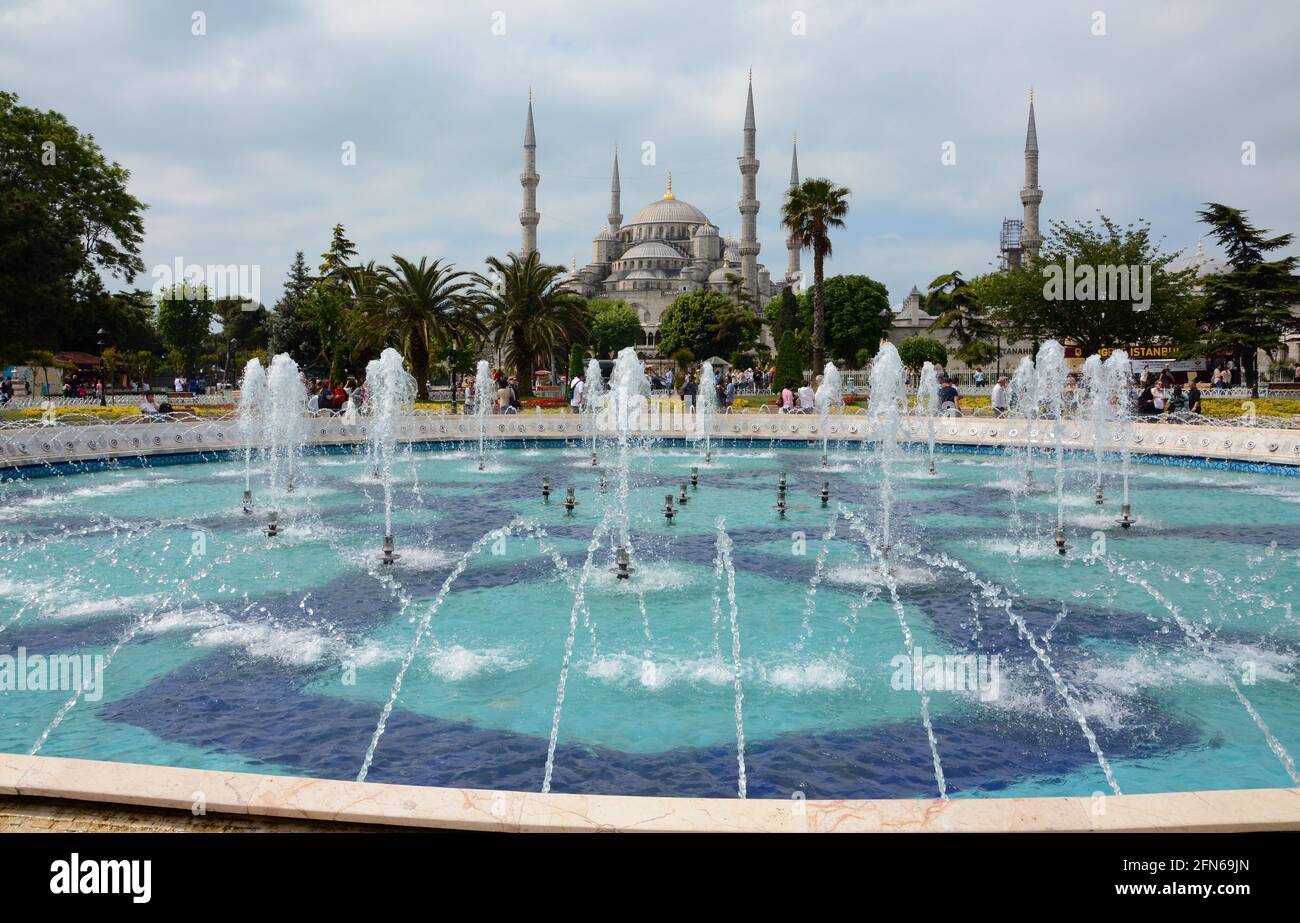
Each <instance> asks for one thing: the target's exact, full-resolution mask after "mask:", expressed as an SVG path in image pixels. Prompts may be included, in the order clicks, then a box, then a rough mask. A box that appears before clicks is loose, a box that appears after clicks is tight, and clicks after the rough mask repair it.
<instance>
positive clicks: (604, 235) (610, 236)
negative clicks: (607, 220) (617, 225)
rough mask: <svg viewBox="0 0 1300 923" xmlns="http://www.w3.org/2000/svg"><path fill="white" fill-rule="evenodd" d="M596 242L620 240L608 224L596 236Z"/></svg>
mask: <svg viewBox="0 0 1300 923" xmlns="http://www.w3.org/2000/svg"><path fill="white" fill-rule="evenodd" d="M596 240H618V235H617V234H615V233H614V232H613V231H611V230H610V229H609V225H608V224H607V225H605V227H604V228H603V229H602V230H601V232H600V233H599V234H597V235H596Z"/></svg>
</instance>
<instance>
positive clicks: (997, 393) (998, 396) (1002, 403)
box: [989, 375, 1011, 417]
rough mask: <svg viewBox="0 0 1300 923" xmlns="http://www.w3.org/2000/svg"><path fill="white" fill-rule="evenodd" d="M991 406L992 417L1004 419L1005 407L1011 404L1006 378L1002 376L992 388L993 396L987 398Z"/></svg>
mask: <svg viewBox="0 0 1300 923" xmlns="http://www.w3.org/2000/svg"><path fill="white" fill-rule="evenodd" d="M989 400H990V402H991V403H992V405H993V416H995V417H1005V416H1006V415H1007V407H1008V406H1009V405H1010V403H1011V389H1010V388H1008V387H1007V376H1005V375H1003V376H1002V377H1001V378H999V379H998V383H997V384H996V385H994V386H993V394H992V395H991V397H990V398H989Z"/></svg>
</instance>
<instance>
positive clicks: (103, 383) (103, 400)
mask: <svg viewBox="0 0 1300 923" xmlns="http://www.w3.org/2000/svg"><path fill="white" fill-rule="evenodd" d="M107 334H108V331H106V330H105V329H104V328H103V327H100V328H99V329H98V330H96V331H95V335H96V336H97V337H99V406H100V407H107V406H108V381H107V380H106V379H105V378H104V374H105V367H104V337H105V336H106V335H107Z"/></svg>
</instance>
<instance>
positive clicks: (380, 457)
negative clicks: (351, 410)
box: [366, 347, 415, 556]
mask: <svg viewBox="0 0 1300 923" xmlns="http://www.w3.org/2000/svg"><path fill="white" fill-rule="evenodd" d="M366 392H367V393H368V394H369V395H370V396H369V399H368V400H367V401H366V406H367V407H368V408H369V409H370V458H371V461H372V463H374V464H376V465H378V466H379V476H380V479H381V481H382V483H383V487H384V550H385V553H386V554H387V555H389V556H391V551H392V538H393V456H394V454H395V453H396V450H397V436H398V428H399V422H400V420H401V419H402V418H403V417H404V416H406V415H407V414H410V413H411V409H412V406H413V405H414V403H415V379H414V378H413V377H412V376H411V375H410V373H408V372H407V371H406V369H405V367H404V366H403V365H402V356H401V354H400V353H399V352H398V351H397V350H395V349H392V348H391V347H390V348H388V349H385V350H384V351H383V352H382V353H380V355H379V358H378V359H375V360H373V361H371V362H370V363H369V364H368V365H367V366H366Z"/></svg>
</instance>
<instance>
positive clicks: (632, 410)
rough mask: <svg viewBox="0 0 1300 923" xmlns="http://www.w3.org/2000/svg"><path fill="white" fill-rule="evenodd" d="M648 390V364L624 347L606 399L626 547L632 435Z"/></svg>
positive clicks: (621, 532) (621, 533)
mask: <svg viewBox="0 0 1300 923" xmlns="http://www.w3.org/2000/svg"><path fill="white" fill-rule="evenodd" d="M649 393H650V385H649V383H648V382H647V381H646V378H645V366H644V365H642V364H641V359H640V357H639V356H637V354H636V350H635V349H633V348H632V347H631V346H628V347H625V348H624V349H622V350H621V351H620V352H619V354H618V358H617V359H616V360H615V361H614V371H613V373H612V374H611V375H610V377H609V399H608V401H607V402H606V404H607V408H608V412H609V417H610V426H611V428H612V429H613V430H614V432H615V434H616V435H617V439H618V442H617V445H618V509H617V512H618V527H619V534H618V539H619V543H620V544H621V545H623V546H624V547H627V546H628V544H629V542H628V517H629V513H628V469H629V452H630V449H631V438H632V434H633V433H635V432H636V430H637V428H638V427H639V426H640V423H641V416H642V414H643V413H644V411H645V404H646V398H647V397H649Z"/></svg>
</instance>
